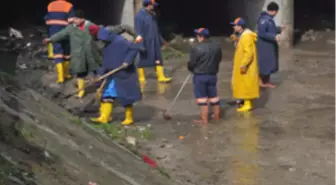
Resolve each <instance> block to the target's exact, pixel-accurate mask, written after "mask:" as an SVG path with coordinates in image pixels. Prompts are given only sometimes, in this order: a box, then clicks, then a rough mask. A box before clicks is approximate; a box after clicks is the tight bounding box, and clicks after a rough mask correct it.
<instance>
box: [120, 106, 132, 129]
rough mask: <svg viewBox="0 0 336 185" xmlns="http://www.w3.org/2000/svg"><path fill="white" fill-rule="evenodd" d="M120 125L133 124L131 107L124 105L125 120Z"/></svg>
mask: <svg viewBox="0 0 336 185" xmlns="http://www.w3.org/2000/svg"><path fill="white" fill-rule="evenodd" d="M121 124H122V125H125V126H127V125H131V124H133V107H132V106H128V107H125V120H124V121H123V122H122V123H121Z"/></svg>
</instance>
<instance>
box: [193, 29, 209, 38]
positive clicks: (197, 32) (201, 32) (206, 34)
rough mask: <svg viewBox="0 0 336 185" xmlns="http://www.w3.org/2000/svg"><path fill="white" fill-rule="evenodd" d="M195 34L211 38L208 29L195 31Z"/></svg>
mask: <svg viewBox="0 0 336 185" xmlns="http://www.w3.org/2000/svg"><path fill="white" fill-rule="evenodd" d="M194 32H195V33H196V34H197V35H200V36H204V37H209V36H210V32H209V30H208V29H206V28H198V29H195V30H194Z"/></svg>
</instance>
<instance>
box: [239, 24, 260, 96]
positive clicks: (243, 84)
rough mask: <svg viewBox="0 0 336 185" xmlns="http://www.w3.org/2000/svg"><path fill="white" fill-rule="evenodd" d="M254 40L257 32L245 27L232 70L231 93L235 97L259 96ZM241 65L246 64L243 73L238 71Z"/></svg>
mask: <svg viewBox="0 0 336 185" xmlns="http://www.w3.org/2000/svg"><path fill="white" fill-rule="evenodd" d="M256 41H257V34H256V33H254V32H252V31H251V30H249V29H246V30H244V32H243V33H242V34H241V36H240V39H239V42H238V44H237V47H236V51H235V55H234V62H233V72H232V95H233V98H235V99H245V100H252V99H256V98H259V96H260V93H259V71H258V61H257V49H256ZM242 66H248V68H247V72H246V73H245V74H241V72H240V68H241V67H242Z"/></svg>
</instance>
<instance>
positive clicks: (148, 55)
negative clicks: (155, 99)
mask: <svg viewBox="0 0 336 185" xmlns="http://www.w3.org/2000/svg"><path fill="white" fill-rule="evenodd" d="M157 5H158V3H156V2H155V0H144V2H143V6H144V8H142V9H141V10H140V11H139V12H138V14H137V15H136V16H135V30H136V32H137V33H138V34H139V35H140V36H138V38H137V39H136V42H139V43H142V46H143V47H144V49H145V50H144V51H143V52H140V60H139V64H138V67H139V68H138V75H139V81H140V82H141V83H143V82H145V81H146V77H145V71H144V68H145V67H155V68H156V74H157V80H158V81H159V82H170V81H171V80H172V79H171V78H168V77H166V76H165V74H164V68H163V61H162V53H161V47H162V46H163V45H165V44H166V42H165V41H164V40H163V38H162V36H161V34H160V31H159V28H158V25H157V22H156V15H155V12H154V9H155V7H156V6H157Z"/></svg>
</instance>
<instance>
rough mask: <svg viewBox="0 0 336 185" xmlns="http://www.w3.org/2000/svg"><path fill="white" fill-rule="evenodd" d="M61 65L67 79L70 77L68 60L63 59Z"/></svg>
mask: <svg viewBox="0 0 336 185" xmlns="http://www.w3.org/2000/svg"><path fill="white" fill-rule="evenodd" d="M63 67H64V78H65V79H67V80H69V79H71V75H70V62H69V61H64V63H63Z"/></svg>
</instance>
